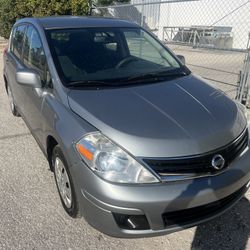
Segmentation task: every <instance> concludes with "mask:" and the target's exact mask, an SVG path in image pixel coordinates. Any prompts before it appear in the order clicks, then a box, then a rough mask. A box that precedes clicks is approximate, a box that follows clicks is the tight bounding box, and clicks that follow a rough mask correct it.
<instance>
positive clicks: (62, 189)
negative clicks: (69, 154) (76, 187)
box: [55, 157, 72, 208]
mask: <svg viewBox="0 0 250 250" xmlns="http://www.w3.org/2000/svg"><path fill="white" fill-rule="evenodd" d="M55 177H56V183H57V187H58V189H59V193H60V196H61V198H62V200H63V203H64V205H65V206H66V207H67V208H70V207H71V205H72V190H71V185H70V181H69V176H68V173H67V170H66V168H65V166H64V164H63V162H62V160H61V159H60V158H58V157H56V159H55Z"/></svg>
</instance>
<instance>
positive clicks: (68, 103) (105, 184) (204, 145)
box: [3, 17, 250, 237]
mask: <svg viewBox="0 0 250 250" xmlns="http://www.w3.org/2000/svg"><path fill="white" fill-rule="evenodd" d="M9 41H10V42H9V48H8V49H7V50H6V52H5V54H4V72H3V75H4V80H5V86H6V91H7V93H8V96H9V100H10V106H11V111H12V113H13V115H15V116H18V115H21V116H22V118H23V119H24V121H25V122H26V124H27V126H28V127H29V129H30V131H31V133H32V135H33V136H34V137H35V139H36V141H37V143H38V144H39V146H40V148H41V150H42V151H43V153H44V154H45V156H46V157H47V159H48V162H49V164H50V167H51V170H52V171H53V172H54V175H55V182H56V185H57V188H58V192H59V195H60V199H61V202H62V205H63V207H64V209H65V211H66V212H67V213H68V214H69V215H70V216H72V217H77V216H79V215H84V217H85V218H86V220H87V221H88V222H89V223H90V224H91V225H92V226H94V227H95V228H97V229H98V230H100V231H102V232H104V233H106V234H109V235H112V236H116V237H144V236H153V235H161V234H166V233H169V232H173V231H177V230H180V229H183V228H186V227H190V226H194V225H197V224H198V223H201V222H204V221H206V220H209V219H211V218H214V217H215V216H218V215H220V214H221V213H223V212H224V211H226V210H227V209H228V208H230V207H231V206H232V205H234V204H235V203H236V202H237V201H238V200H239V199H240V198H241V197H242V196H243V195H244V193H245V192H246V190H247V189H248V187H249V180H250V152H249V147H248V145H249V138H248V130H247V121H246V118H245V116H244V108H242V106H241V104H237V103H236V102H234V101H232V100H231V99H229V98H228V97H227V96H226V95H224V94H223V93H222V92H221V91H219V90H216V89H214V88H213V87H212V86H211V85H209V84H208V83H207V82H204V80H202V79H201V78H199V77H197V76H194V75H193V74H192V73H191V72H190V70H189V69H188V68H187V67H186V66H185V65H184V64H183V60H184V58H182V61H181V60H180V59H179V58H181V57H179V58H178V57H177V56H176V55H174V54H173V52H171V51H170V50H169V49H168V48H166V47H165V46H164V45H163V44H162V43H161V42H160V41H158V40H157V39H156V38H155V37H154V36H153V35H152V34H150V33H149V32H148V31H146V30H144V29H142V28H141V27H139V26H138V25H136V24H134V23H131V22H128V21H123V20H117V19H108V18H88V17H46V18H27V19H21V20H19V21H18V22H17V23H16V24H15V25H14V27H13V29H12V32H11V36H10V40H9ZM20 169H21V166H20Z"/></svg>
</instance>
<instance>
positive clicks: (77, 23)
mask: <svg viewBox="0 0 250 250" xmlns="http://www.w3.org/2000/svg"><path fill="white" fill-rule="evenodd" d="M22 22H30V23H36V24H37V25H39V26H42V27H43V28H44V29H56V28H85V27H139V26H138V25H137V24H135V23H132V22H129V21H126V20H121V19H116V18H105V17H90V16H50V17H40V18H23V19H20V20H19V21H18V22H17V23H18V24H20V23H22Z"/></svg>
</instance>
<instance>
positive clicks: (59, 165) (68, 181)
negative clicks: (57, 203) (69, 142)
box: [52, 146, 79, 218]
mask: <svg viewBox="0 0 250 250" xmlns="http://www.w3.org/2000/svg"><path fill="white" fill-rule="evenodd" d="M52 166H53V170H54V176H55V181H56V186H57V190H58V193H59V196H60V199H61V202H62V205H63V208H64V209H65V211H66V212H67V213H68V214H69V215H70V216H71V217H74V218H75V217H79V208H78V202H77V199H76V193H75V189H74V183H73V181H72V177H71V175H70V171H69V167H68V164H67V162H66V159H65V157H64V155H63V153H62V150H61V149H60V147H59V146H56V147H55V148H54V150H53V153H52Z"/></svg>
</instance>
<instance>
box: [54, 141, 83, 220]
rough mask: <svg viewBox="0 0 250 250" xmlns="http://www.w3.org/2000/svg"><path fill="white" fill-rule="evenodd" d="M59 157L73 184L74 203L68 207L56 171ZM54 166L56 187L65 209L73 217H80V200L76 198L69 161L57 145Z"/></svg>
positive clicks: (71, 184)
mask: <svg viewBox="0 0 250 250" xmlns="http://www.w3.org/2000/svg"><path fill="white" fill-rule="evenodd" d="M57 157H58V158H59V159H60V160H61V161H62V162H63V164H64V167H65V169H66V171H67V174H68V177H69V181H70V186H71V192H72V205H71V207H70V208H68V207H66V205H65V204H64V201H63V199H62V197H61V194H60V192H59V188H58V185H57V181H56V175H55V171H54V166H55V159H56V158H57ZM52 167H53V172H54V178H55V182H56V187H57V190H58V194H59V196H60V200H61V203H62V205H63V208H64V209H65V211H66V212H67V213H68V214H69V215H70V216H71V217H73V218H75V217H78V215H79V209H78V202H77V198H76V192H75V187H74V182H73V180H72V176H71V173H70V169H69V166H68V163H67V161H66V159H65V157H64V155H63V152H62V150H61V148H60V147H59V146H58V145H57V146H55V148H54V149H53V152H52Z"/></svg>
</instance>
